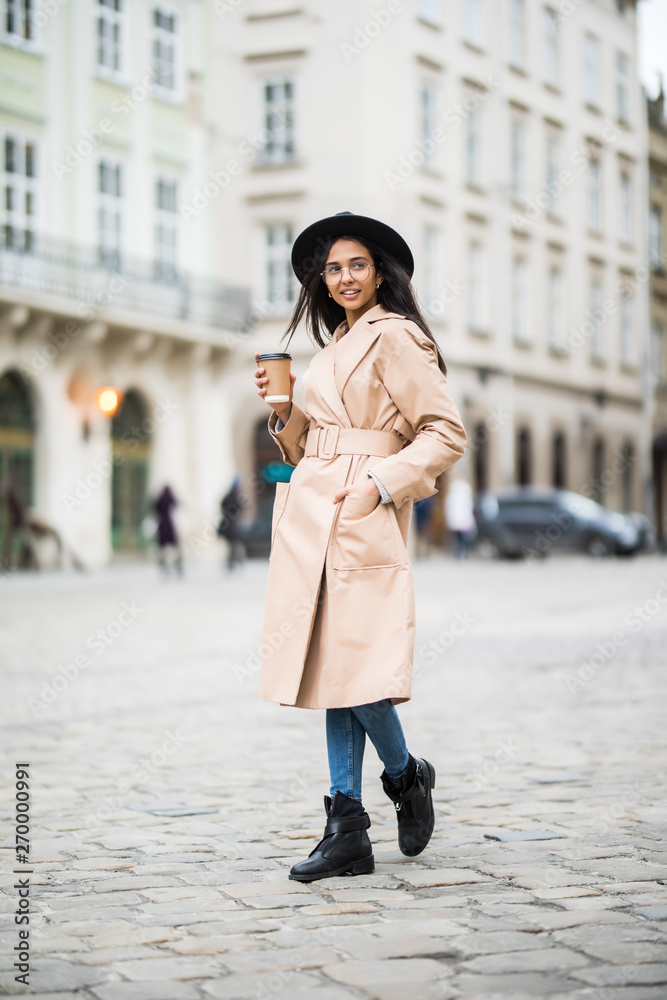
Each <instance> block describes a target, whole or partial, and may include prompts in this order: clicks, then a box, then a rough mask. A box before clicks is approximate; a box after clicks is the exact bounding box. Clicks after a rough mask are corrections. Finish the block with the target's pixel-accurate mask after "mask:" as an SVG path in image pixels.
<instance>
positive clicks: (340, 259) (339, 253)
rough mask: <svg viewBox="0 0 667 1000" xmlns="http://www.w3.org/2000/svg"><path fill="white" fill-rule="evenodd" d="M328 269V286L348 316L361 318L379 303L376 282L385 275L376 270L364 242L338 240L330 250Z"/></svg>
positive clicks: (352, 318) (350, 318) (351, 318)
mask: <svg viewBox="0 0 667 1000" xmlns="http://www.w3.org/2000/svg"><path fill="white" fill-rule="evenodd" d="M325 269H326V270H327V271H328V272H329V273H328V275H327V288H328V290H329V292H330V293H331V297H332V298H333V299H334V301H335V302H337V303H338V305H341V306H342V307H343V308H344V309H345V311H346V312H347V313H348V320H352V321H354V320H356V319H358V318H359V316H361V315H362V314H363V313H365V312H366V311H367V310H368V309H372V307H373V306H374V305H377V288H376V286H377V285H378V284H379V283H381V282H382V275H381V274H380V273H379V272H378V271H377V270H376V268H375V265H374V263H373V257H372V255H371V253H370V251H369V250H367V249H366V247H365V246H363V245H362V244H361V243H357V241H356V240H348V239H340V240H337V241H336V242H335V243H334V245H333V246H332V248H331V250H330V251H329V254H328V256H327V262H326V265H325ZM337 272H338V273H337ZM336 279H338V280H336ZM333 281H336V283H335V284H333V283H332V282H333ZM350 325H351V323H350Z"/></svg>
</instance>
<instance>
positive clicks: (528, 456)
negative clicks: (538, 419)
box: [516, 427, 533, 486]
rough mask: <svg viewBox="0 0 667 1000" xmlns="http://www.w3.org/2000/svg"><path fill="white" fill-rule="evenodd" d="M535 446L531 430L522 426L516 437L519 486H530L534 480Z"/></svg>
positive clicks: (517, 479)
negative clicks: (533, 446)
mask: <svg viewBox="0 0 667 1000" xmlns="http://www.w3.org/2000/svg"><path fill="white" fill-rule="evenodd" d="M532 452H533V448H532V441H531V437H530V431H529V429H528V428H527V427H522V428H521V430H520V431H519V433H518V434H517V438H516V481H517V485H518V486H530V484H531V483H532V481H533V454H532Z"/></svg>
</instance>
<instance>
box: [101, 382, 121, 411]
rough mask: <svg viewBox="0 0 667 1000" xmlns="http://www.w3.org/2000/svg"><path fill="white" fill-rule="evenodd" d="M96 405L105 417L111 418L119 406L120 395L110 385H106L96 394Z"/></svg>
mask: <svg viewBox="0 0 667 1000" xmlns="http://www.w3.org/2000/svg"><path fill="white" fill-rule="evenodd" d="M97 405H98V406H99V408H100V410H101V411H102V413H103V414H104V416H105V417H113V415H114V413H115V412H116V410H117V409H118V407H119V405H120V393H119V392H118V389H114V387H113V386H112V385H106V386H104V388H103V389H100V391H99V392H98V394H97Z"/></svg>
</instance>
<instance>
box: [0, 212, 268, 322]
mask: <svg viewBox="0 0 667 1000" xmlns="http://www.w3.org/2000/svg"><path fill="white" fill-rule="evenodd" d="M17 235H18V234H17V233H16V231H15V230H14V232H13V233H12V234H11V237H15V236H17ZM7 236H8V234H7V233H6V232H5V233H2V232H0V285H9V286H12V287H14V288H17V287H18V288H22V289H32V290H34V291H36V292H46V293H51V294H52V295H59V296H62V297H65V298H69V299H72V300H74V302H75V303H76V305H75V307H74V311H75V312H76V314H77V315H78V316H80V317H81V318H83V319H90V320H92V319H94V318H95V317H96V316H100V315H101V314H102V313H103V311H104V310H106V309H109V308H123V309H136V310H137V311H138V312H141V313H145V314H148V315H151V316H156V317H165V318H169V319H179V320H186V321H190V322H192V323H197V324H202V325H205V326H210V327H216V328H218V329H221V330H225V331H230V330H231V331H234V332H236V333H244V332H246V331H247V330H249V329H250V326H251V325H252V324H251V300H250V292H249V290H247V289H245V288H242V287H238V286H231V285H223V284H220V283H218V282H216V281H213V280H212V279H209V278H204V277H202V276H199V275H193V274H188V273H187V272H184V271H180V270H176V269H174V268H172V267H170V266H169V265H165V264H164V263H162V262H158V261H156V262H152V263H151V262H150V261H146V260H138V259H136V258H132V257H127V256H125V255H120V254H118V252H117V251H108V250H107V251H106V252H102V251H100V250H97V249H94V248H88V247H82V246H76V245H73V244H71V243H65V242H62V241H59V240H54V239H49V238H45V237H41V238H35V239H34V240H33V242H32V245H31V246H30V248H29V249H26V248H25V241H24V240H21V243H22V244H23V245H22V246H16V245H12V243H11V242H9V241H8V239H7ZM12 242H13V241H12Z"/></svg>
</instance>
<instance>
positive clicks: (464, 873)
mask: <svg viewBox="0 0 667 1000" xmlns="http://www.w3.org/2000/svg"><path fill="white" fill-rule="evenodd" d="M400 878H401V881H403V882H407V883H408V885H411V886H414V887H415V888H423V887H427V886H438V885H464V884H466V883H474V882H490V881H491V879H490V878H489V877H488V876H486V875H479V874H478V873H477V872H475V871H473V870H472V869H471V868H431V869H424V870H422V871H419V872H410V873H409V874H403V873H401V875H400Z"/></svg>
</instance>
